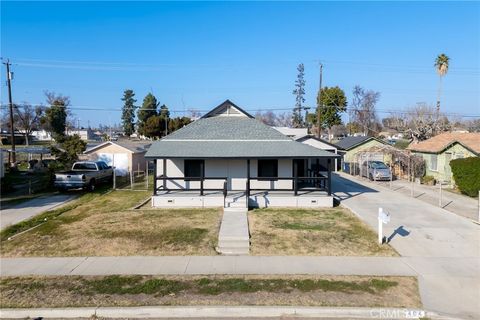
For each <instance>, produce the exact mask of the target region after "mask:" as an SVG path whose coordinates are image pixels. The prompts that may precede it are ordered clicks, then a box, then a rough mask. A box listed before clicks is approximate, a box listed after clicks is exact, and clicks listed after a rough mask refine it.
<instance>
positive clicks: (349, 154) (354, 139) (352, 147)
mask: <svg viewBox="0 0 480 320" xmlns="http://www.w3.org/2000/svg"><path fill="white" fill-rule="evenodd" d="M384 145H386V143H385V142H383V141H381V140H379V139H377V138H374V137H368V136H349V137H345V138H343V139H341V140H339V141H338V142H336V143H335V146H337V149H338V154H340V155H342V156H343V157H342V163H343V165H342V166H341V167H342V169H343V171H345V172H349V171H350V165H351V164H352V163H354V162H356V161H358V159H357V153H359V152H360V151H363V150H367V149H369V148H371V147H375V146H384ZM371 160H380V161H384V159H383V156H382V158H379V159H371Z"/></svg>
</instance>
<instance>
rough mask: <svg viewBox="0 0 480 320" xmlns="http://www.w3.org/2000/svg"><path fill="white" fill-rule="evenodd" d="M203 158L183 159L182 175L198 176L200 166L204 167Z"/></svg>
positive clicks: (187, 176) (199, 175)
mask: <svg viewBox="0 0 480 320" xmlns="http://www.w3.org/2000/svg"><path fill="white" fill-rule="evenodd" d="M204 164H205V161H204V160H185V164H184V165H185V167H184V171H183V173H184V175H185V177H186V178H200V177H201V176H202V171H201V170H202V167H203V168H205V165H204Z"/></svg>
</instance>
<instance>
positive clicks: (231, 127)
mask: <svg viewBox="0 0 480 320" xmlns="http://www.w3.org/2000/svg"><path fill="white" fill-rule="evenodd" d="M145 157H146V158H147V159H150V160H154V162H155V174H154V177H155V182H154V193H153V197H152V205H153V206H155V207H212V206H213V207H216V206H230V205H232V204H233V203H236V204H240V205H243V206H251V207H269V206H271V207H274V206H282V207H285V206H286V207H289V206H290V207H321V206H327V207H331V206H333V197H332V195H331V168H332V166H333V165H332V164H333V162H334V160H335V159H336V158H337V157H338V155H336V154H334V153H331V152H328V151H325V150H320V149H317V148H314V147H312V146H309V145H307V144H303V143H300V142H297V141H294V140H292V139H291V138H288V137H287V136H285V135H283V134H282V133H280V132H278V131H277V130H275V129H273V128H272V127H270V126H267V125H265V124H263V123H262V122H260V121H259V120H256V119H255V118H254V117H253V116H252V115H250V114H249V113H248V112H246V111H245V110H243V109H242V108H240V107H239V106H237V105H235V104H234V103H233V102H231V101H230V100H226V101H225V102H223V103H222V104H220V105H219V106H218V107H216V108H214V109H213V110H211V111H210V112H208V113H206V114H205V115H204V116H203V117H201V118H200V119H198V120H196V121H194V122H192V123H190V124H189V125H187V126H185V127H183V128H181V129H179V130H177V131H175V132H173V133H171V134H170V135H168V136H166V137H164V138H163V139H161V140H158V141H155V142H153V144H152V146H151V147H150V148H149V150H148V152H147V154H146V155H145ZM322 163H326V166H323V165H322Z"/></svg>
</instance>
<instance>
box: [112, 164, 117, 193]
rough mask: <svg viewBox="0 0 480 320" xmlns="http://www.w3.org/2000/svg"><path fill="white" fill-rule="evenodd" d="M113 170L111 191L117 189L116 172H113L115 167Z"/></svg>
mask: <svg viewBox="0 0 480 320" xmlns="http://www.w3.org/2000/svg"><path fill="white" fill-rule="evenodd" d="M112 168H113V190H115V189H117V172H116V171H115V167H112Z"/></svg>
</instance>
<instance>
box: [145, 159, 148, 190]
mask: <svg viewBox="0 0 480 320" xmlns="http://www.w3.org/2000/svg"><path fill="white" fill-rule="evenodd" d="M145 177H146V179H145V180H146V182H145V184H146V186H145V187H146V189H147V190H148V161H145Z"/></svg>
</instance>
